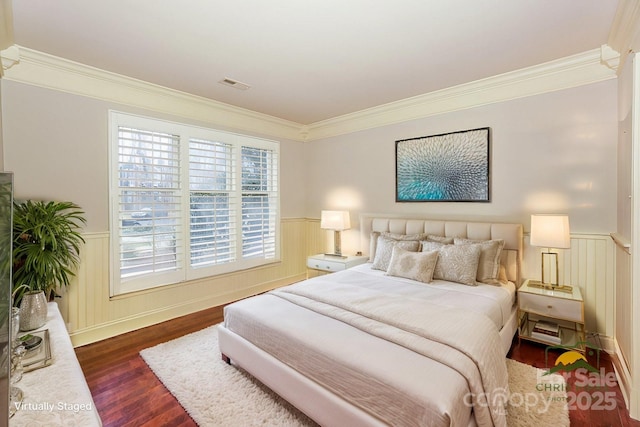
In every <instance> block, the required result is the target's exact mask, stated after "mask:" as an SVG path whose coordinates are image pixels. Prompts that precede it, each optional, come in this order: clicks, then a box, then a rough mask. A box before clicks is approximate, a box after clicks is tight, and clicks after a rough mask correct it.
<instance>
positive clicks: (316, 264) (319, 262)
mask: <svg viewBox="0 0 640 427" xmlns="http://www.w3.org/2000/svg"><path fill="white" fill-rule="evenodd" d="M307 267H309V268H313V269H314V270H323V271H341V270H345V269H346V268H347V264H346V263H345V262H344V261H331V260H326V259H316V258H312V257H309V258H307Z"/></svg>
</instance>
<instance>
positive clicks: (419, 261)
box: [387, 246, 438, 283]
mask: <svg viewBox="0 0 640 427" xmlns="http://www.w3.org/2000/svg"><path fill="white" fill-rule="evenodd" d="M437 261H438V251H431V252H410V251H407V250H404V249H402V248H400V247H398V246H394V247H393V252H392V254H391V260H390V261H389V268H388V269H387V275H388V276H396V277H405V278H407V279H412V280H417V281H419V282H424V283H429V282H431V280H433V271H434V270H435V268H436V262H437Z"/></svg>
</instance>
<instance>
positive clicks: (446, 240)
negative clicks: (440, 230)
mask: <svg viewBox="0 0 640 427" xmlns="http://www.w3.org/2000/svg"><path fill="white" fill-rule="evenodd" d="M427 241H428V242H438V243H444V244H445V245H451V244H452V243H453V237H444V236H435V235H433V234H428V235H427Z"/></svg>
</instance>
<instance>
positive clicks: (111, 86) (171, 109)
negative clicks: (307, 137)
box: [0, 45, 303, 141]
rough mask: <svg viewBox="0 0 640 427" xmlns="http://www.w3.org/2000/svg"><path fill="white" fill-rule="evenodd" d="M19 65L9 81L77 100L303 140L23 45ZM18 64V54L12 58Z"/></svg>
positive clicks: (250, 115) (239, 112)
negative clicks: (63, 94) (89, 100)
mask: <svg viewBox="0 0 640 427" xmlns="http://www.w3.org/2000/svg"><path fill="white" fill-rule="evenodd" d="M16 48H17V49H18V50H19V59H18V64H17V65H14V66H13V67H11V68H10V69H7V70H5V73H4V76H3V78H4V79H6V80H11V81H15V82H20V83H26V84H30V85H35V86H39V87H44V88H47V89H53V90H58V91H62V92H66V93H71V94H75V95H81V96H88V97H91V98H96V99H100V100H103V101H108V102H115V103H118V104H125V105H129V106H133V107H139V108H143V109H146V110H151V111H158V112H161V113H166V114H171V115H174V116H178V117H183V118H188V119H193V120H197V121H201V122H204V123H210V124H214V125H218V126H224V127H228V128H233V129H238V130H243V131H248V132H254V133H258V134H262V135H268V136H271V137H278V138H286V139H291V140H295V141H302V140H303V137H302V136H301V133H300V132H301V127H302V125H301V124H299V123H295V122H291V121H288V120H283V119H279V118H277V117H273V116H269V115H267V114H262V113H258V112H255V111H251V110H247V109H244V108H239V107H234V106H232V105H229V104H225V103H222V102H218V101H214V100H211V99H207V98H204V97H200V96H196V95H191V94H188V93H185V92H181V91H177V90H173V89H169V88H165V87H162V86H159V85H155V84H152V83H148V82H144V81H142V80H137V79H133V78H130V77H126V76H123V75H120V74H116V73H112V72H109V71H105V70H101V69H98V68H95V67H90V66H88V65H84V64H80V63H77V62H74V61H70V60H67V59H64V58H59V57H56V56H53V55H49V54H46V53H43V52H39V51H36V50H32V49H28V48H25V47H21V46H15V45H14V46H12V47H11V48H9V49H6V50H4V51H2V52H0V57H2V59H3V60H4V59H6V58H5V57H8V55H7V52H9V50H10V49H11V52H15V49H16ZM12 58H14V59H15V55H12Z"/></svg>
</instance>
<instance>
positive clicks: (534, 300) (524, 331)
mask: <svg viewBox="0 0 640 427" xmlns="http://www.w3.org/2000/svg"><path fill="white" fill-rule="evenodd" d="M539 321H540V322H543V323H541V325H540V326H541V327H540V328H539V329H541V330H544V328H543V327H542V325H543V324H546V325H545V326H547V327H548V326H550V325H551V326H553V325H557V326H558V329H559V330H560V341H559V342H558V341H557V340H556V339H555V338H554V336H553V334H552V333H541V332H537V333H536V332H534V327H535V325H536V322H539ZM547 336H549V337H550V338H547ZM518 338H520V339H526V340H530V341H535V342H539V343H542V344H547V345H551V346H553V345H560V346H566V347H572V348H575V349H576V350H579V351H584V350H585V331H584V301H583V299H582V293H581V292H580V288H579V287H577V286H574V287H573V290H572V293H568V292H561V291H554V290H551V289H540V288H534V287H530V286H529V280H527V281H525V282H524V284H523V285H522V286H521V287H520V289H518Z"/></svg>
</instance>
